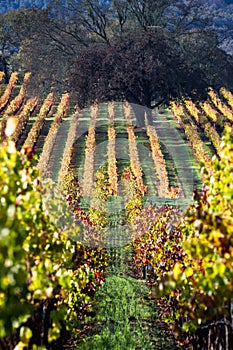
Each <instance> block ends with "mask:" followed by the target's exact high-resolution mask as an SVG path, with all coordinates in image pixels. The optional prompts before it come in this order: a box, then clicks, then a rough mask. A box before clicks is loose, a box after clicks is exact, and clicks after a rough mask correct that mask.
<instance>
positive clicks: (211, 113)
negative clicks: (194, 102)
mask: <svg viewBox="0 0 233 350" xmlns="http://www.w3.org/2000/svg"><path fill="white" fill-rule="evenodd" d="M200 107H201V109H202V110H203V111H204V112H205V114H206V116H207V117H208V118H209V119H210V120H211V121H212V122H213V123H217V124H218V125H220V126H221V127H222V126H223V125H224V124H225V123H226V121H225V118H224V116H223V115H222V114H221V113H220V112H217V111H216V109H214V108H213V107H212V106H211V104H210V103H209V102H207V101H204V102H201V103H200Z"/></svg>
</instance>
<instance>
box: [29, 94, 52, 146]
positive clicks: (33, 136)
mask: <svg viewBox="0 0 233 350" xmlns="http://www.w3.org/2000/svg"><path fill="white" fill-rule="evenodd" d="M53 107H54V96H53V93H52V92H50V93H49V94H48V96H47V97H46V99H45V101H44V103H43V105H42V106H41V109H40V111H39V114H38V116H37V119H36V121H35V123H34V124H33V126H32V128H31V130H30V132H29V134H28V136H27V138H26V140H25V142H24V145H23V147H31V148H32V147H33V146H34V143H35V142H36V140H37V138H38V136H39V134H40V131H41V129H42V127H43V124H44V120H45V118H46V117H48V116H49V113H50V112H51V111H52V109H53Z"/></svg>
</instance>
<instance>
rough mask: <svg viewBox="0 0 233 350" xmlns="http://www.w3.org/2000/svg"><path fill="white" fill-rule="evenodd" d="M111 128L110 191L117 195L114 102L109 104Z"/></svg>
mask: <svg viewBox="0 0 233 350" xmlns="http://www.w3.org/2000/svg"><path fill="white" fill-rule="evenodd" d="M108 114H109V126H108V176H109V184H110V190H111V191H112V193H113V195H117V186H118V181H117V165H116V163H117V162H116V131H115V128H114V102H109V104H108Z"/></svg>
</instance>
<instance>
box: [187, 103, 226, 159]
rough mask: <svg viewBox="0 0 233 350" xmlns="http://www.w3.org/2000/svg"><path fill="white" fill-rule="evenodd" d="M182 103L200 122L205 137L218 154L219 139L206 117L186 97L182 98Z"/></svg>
mask: <svg viewBox="0 0 233 350" xmlns="http://www.w3.org/2000/svg"><path fill="white" fill-rule="evenodd" d="M184 104H185V107H186V109H187V110H188V112H189V113H190V115H191V116H192V117H194V119H195V120H196V122H197V123H200V124H201V126H202V127H203V129H204V131H205V133H206V135H207V137H208V138H209V139H210V140H211V142H212V143H213V145H214V147H215V149H216V151H217V153H218V154H219V152H220V143H221V139H220V137H219V135H218V133H217V131H216V130H215V129H214V128H213V127H212V125H211V124H210V122H209V121H208V119H207V118H206V117H205V116H204V115H203V114H201V113H200V111H199V109H198V108H197V107H196V106H195V104H194V103H193V102H192V101H191V100H188V99H186V100H184Z"/></svg>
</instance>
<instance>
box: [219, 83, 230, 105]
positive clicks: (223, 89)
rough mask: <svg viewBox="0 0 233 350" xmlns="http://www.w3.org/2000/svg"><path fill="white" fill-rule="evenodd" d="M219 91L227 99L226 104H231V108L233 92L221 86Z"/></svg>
mask: <svg viewBox="0 0 233 350" xmlns="http://www.w3.org/2000/svg"><path fill="white" fill-rule="evenodd" d="M220 93H221V95H222V96H223V97H224V98H225V99H226V100H227V102H228V104H229V105H230V106H231V108H232V109H233V94H232V92H230V91H229V90H227V89H226V88H224V87H222V88H221V89H220Z"/></svg>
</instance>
